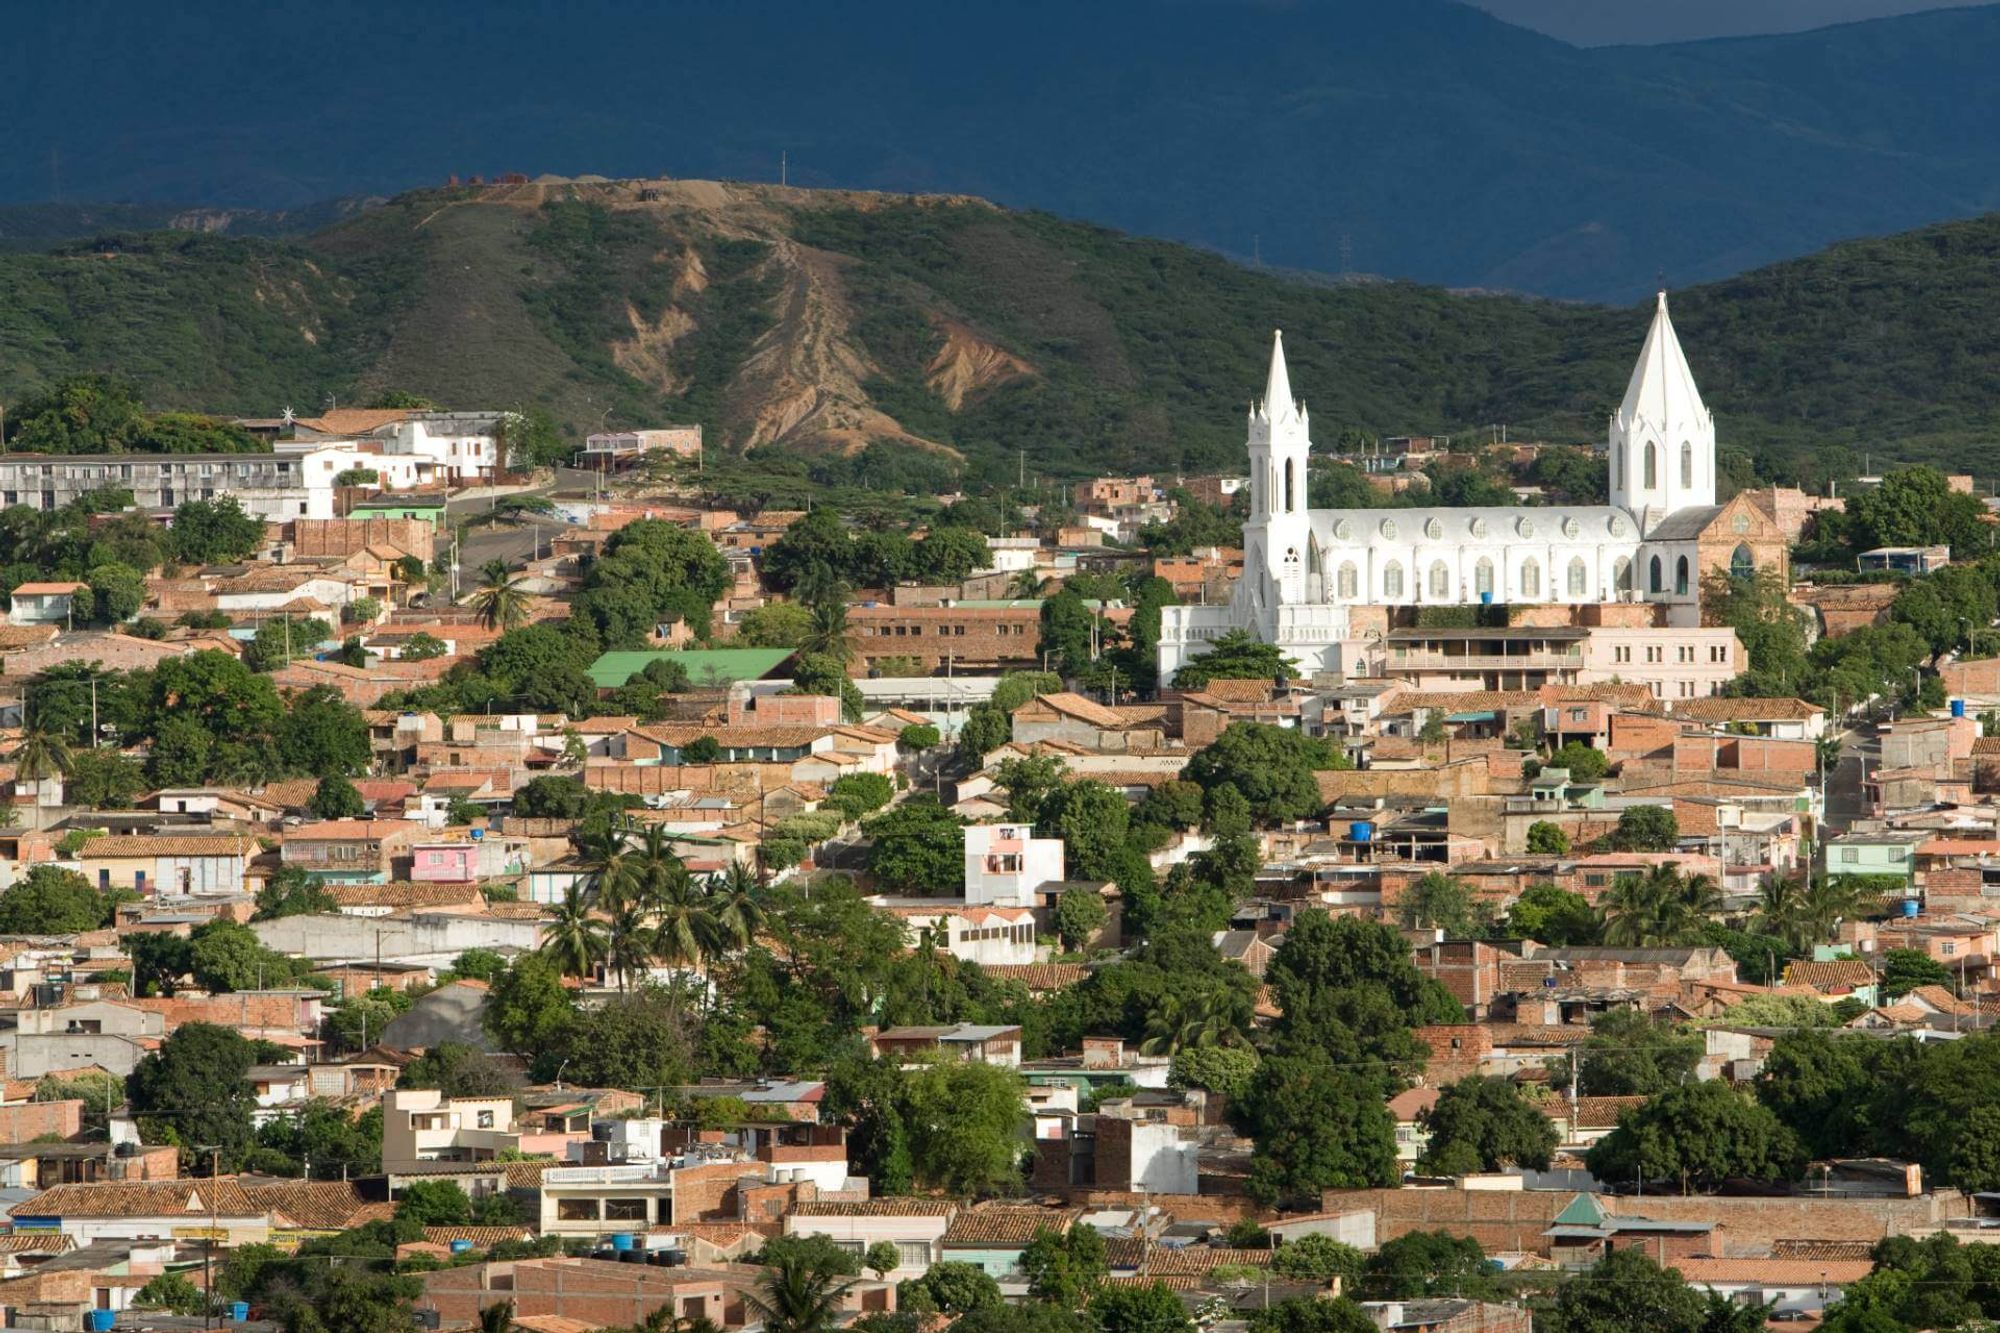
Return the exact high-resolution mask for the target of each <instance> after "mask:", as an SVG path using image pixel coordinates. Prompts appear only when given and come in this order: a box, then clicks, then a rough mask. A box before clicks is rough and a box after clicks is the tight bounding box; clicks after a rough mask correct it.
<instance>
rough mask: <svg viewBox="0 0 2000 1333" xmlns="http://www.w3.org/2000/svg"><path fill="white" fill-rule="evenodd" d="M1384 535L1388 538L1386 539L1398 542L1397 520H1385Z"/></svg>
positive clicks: (1383, 525)
mask: <svg viewBox="0 0 2000 1333" xmlns="http://www.w3.org/2000/svg"><path fill="white" fill-rule="evenodd" d="M1382 535H1383V536H1384V537H1386V538H1387V539H1388V540H1390V541H1395V540H1396V520H1395V519H1393V518H1385V519H1383V520H1382Z"/></svg>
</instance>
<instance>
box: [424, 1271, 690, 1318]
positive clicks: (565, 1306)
mask: <svg viewBox="0 0 2000 1333" xmlns="http://www.w3.org/2000/svg"><path fill="white" fill-rule="evenodd" d="M503 1300H511V1301H513V1302H514V1313H515V1314H516V1315H517V1316H532V1315H558V1316H561V1317H563V1318H566V1319H577V1320H581V1321H583V1322H584V1323H586V1324H589V1325H592V1326H616V1325H630V1324H636V1323H638V1322H639V1321H641V1320H643V1319H644V1318H645V1317H646V1316H647V1315H648V1314H650V1313H652V1312H653V1311H654V1310H656V1309H658V1308H659V1307H660V1306H662V1305H667V1304H671V1305H672V1307H673V1309H674V1312H675V1313H676V1314H677V1315H680V1316H682V1317H684V1318H687V1317H694V1316H702V1317H706V1318H708V1319H712V1320H714V1321H715V1323H716V1324H718V1325H720V1324H721V1323H722V1322H723V1319H724V1311H725V1306H726V1305H727V1304H728V1288H727V1287H725V1286H724V1285H723V1284H722V1283H720V1282H717V1281H713V1280H709V1281H699V1282H690V1281H688V1280H687V1279H686V1278H684V1277H679V1278H677V1277H675V1276H673V1275H672V1270H668V1269H658V1268H649V1267H647V1266H646V1265H644V1264H620V1263H611V1262H608V1261H605V1260H601V1259H576V1260H568V1261H556V1262H553V1263H551V1262H521V1263H512V1264H508V1263H488V1264H470V1265H467V1266H466V1267H464V1268H449V1269H443V1270H441V1271H439V1272H435V1273H426V1274H424V1294H423V1296H422V1297H420V1298H419V1299H418V1305H419V1306H420V1307H423V1306H429V1307H432V1308H435V1309H436V1310H437V1311H438V1313H439V1315H440V1316H442V1322H443V1323H445V1324H446V1325H447V1326H449V1325H452V1324H455V1323H460V1322H466V1321H470V1320H474V1319H477V1318H478V1317H479V1311H480V1309H481V1307H482V1306H486V1305H492V1304H494V1303H496V1302H498V1301H503Z"/></svg>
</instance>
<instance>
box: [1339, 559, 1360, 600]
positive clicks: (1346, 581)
mask: <svg viewBox="0 0 2000 1333" xmlns="http://www.w3.org/2000/svg"><path fill="white" fill-rule="evenodd" d="M1334 587H1335V588H1336V589H1337V590H1338V591H1339V593H1340V595H1341V596H1342V597H1357V596H1359V595H1360V593H1359V588H1360V582H1359V580H1358V579H1357V578H1356V577H1355V573H1354V562H1353V561H1352V560H1343V561H1341V563H1340V573H1339V575H1338V576H1337V577H1336V578H1335V580H1334Z"/></svg>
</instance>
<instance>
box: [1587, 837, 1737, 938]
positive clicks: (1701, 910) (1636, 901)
mask: <svg viewBox="0 0 2000 1333" xmlns="http://www.w3.org/2000/svg"><path fill="white" fill-rule="evenodd" d="M1650 808H1652V807H1647V806H1640V807H1636V809H1650ZM1635 812H1636V811H1635V810H1627V811H1626V812H1625V813H1626V814H1628V815H1630V814H1633V813H1635ZM1667 818H1668V819H1672V818H1673V816H1672V815H1671V814H1670V815H1668V816H1667ZM1621 822H1622V820H1621ZM1602 907H1603V914H1604V942H1605V943H1606V944H1607V945H1610V946H1612V947H1614V948H1621V949H1651V948H1669V947H1673V946H1677V945H1685V944H1694V943H1699V942H1700V941H1701V940H1702V938H1703V933H1704V930H1705V928H1706V927H1707V925H1708V923H1709V918H1710V917H1712V916H1714V915H1715V914H1716V913H1717V912H1718V911H1720V910H1721V907H1722V891H1721V890H1720V889H1719V888H1717V887H1716V884H1715V882H1714V881H1713V880H1711V879H1710V878H1709V877H1708V876H1706V875H1683V874H1681V872H1680V868H1679V866H1678V865H1677V864H1675V863H1674V862H1671V861H1670V862H1668V863H1667V864H1665V865H1656V866H1653V867H1651V868H1650V869H1648V870H1647V871H1646V873H1645V874H1643V875H1620V876H1619V877H1618V879H1617V880H1616V881H1615V882H1614V883H1613V884H1612V886H1611V888H1610V889H1609V890H1608V891H1606V893H1605V895H1604V898H1603V902H1602Z"/></svg>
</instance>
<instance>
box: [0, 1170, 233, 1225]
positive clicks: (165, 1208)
mask: <svg viewBox="0 0 2000 1333" xmlns="http://www.w3.org/2000/svg"><path fill="white" fill-rule="evenodd" d="M211 1204H212V1205H213V1211H214V1212H215V1213H216V1214H217V1215H219V1216H222V1217H260V1216H262V1215H263V1214H264V1212H265V1210H264V1209H263V1208H260V1207H258V1206H257V1205H256V1204H254V1203H252V1202H251V1201H250V1198H249V1196H248V1195H246V1194H245V1193H244V1192H243V1187H242V1186H241V1185H239V1184H237V1183H236V1182H235V1181H234V1180H231V1179H226V1178H225V1179H220V1180H144V1181H138V1180H125V1181H107V1182H102V1183H99V1184H95V1185H58V1186H56V1187H55V1188H54V1189H50V1190H44V1191H42V1192H41V1193H40V1194H37V1195H36V1196H35V1197H34V1198H32V1199H29V1200H28V1201H27V1202H25V1203H17V1204H15V1205H14V1206H13V1207H12V1208H9V1209H8V1210H7V1215H8V1216H9V1217H179V1216H182V1215H194V1214H204V1213H208V1212H209V1211H210V1210H211V1209H210V1205H211ZM189 1225H194V1224H193V1223H190V1224H189Z"/></svg>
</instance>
